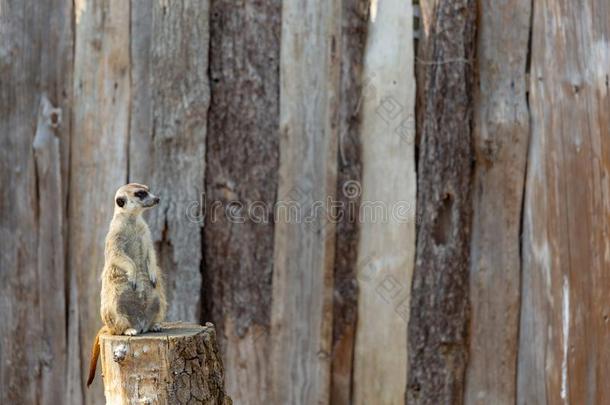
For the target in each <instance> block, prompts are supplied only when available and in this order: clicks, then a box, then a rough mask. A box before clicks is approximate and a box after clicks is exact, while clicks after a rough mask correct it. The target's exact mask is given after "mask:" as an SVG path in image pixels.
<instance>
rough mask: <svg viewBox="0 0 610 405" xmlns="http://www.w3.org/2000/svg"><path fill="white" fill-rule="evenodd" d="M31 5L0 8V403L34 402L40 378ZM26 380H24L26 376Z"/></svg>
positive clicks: (36, 67)
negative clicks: (36, 374) (33, 376)
mask: <svg viewBox="0 0 610 405" xmlns="http://www.w3.org/2000/svg"><path fill="white" fill-rule="evenodd" d="M31 6H32V5H31V4H26V5H24V6H23V7H10V8H9V7H1V8H0V30H1V31H0V38H1V40H0V117H2V119H1V120H0V142H1V144H0V184H2V192H1V193H0V209H1V211H2V215H0V240H2V250H1V251H0V322H2V325H4V327H3V328H1V329H0V359H1V360H2V363H1V364H0V402H2V403H34V402H35V401H36V400H37V397H38V393H39V384H40V380H38V379H31V380H30V376H31V374H32V370H40V364H39V361H40V359H39V353H38V352H37V351H36V350H32V349H31V347H34V348H36V347H38V346H39V343H40V340H39V337H40V333H41V325H40V317H39V313H38V305H37V300H38V271H37V259H36V256H37V253H36V252H37V239H38V238H37V236H38V235H37V234H38V221H37V215H36V214H37V209H38V201H37V199H36V172H35V166H34V160H33V154H32V140H33V137H34V131H35V128H36V113H37V111H38V103H39V102H40V100H39V98H38V97H37V96H36V94H37V93H38V88H37V86H36V83H35V79H36V76H37V74H38V72H39V59H38V58H39V56H40V53H39V52H40V48H39V47H32V46H31V43H33V41H34V39H35V38H36V33H35V32H34V31H30V30H29V29H27V28H26V27H27V26H29V25H30V24H32V23H33V22H34V21H35V19H34V18H33V15H32V14H29V12H31V11H32V7H31ZM28 381H29V382H28Z"/></svg>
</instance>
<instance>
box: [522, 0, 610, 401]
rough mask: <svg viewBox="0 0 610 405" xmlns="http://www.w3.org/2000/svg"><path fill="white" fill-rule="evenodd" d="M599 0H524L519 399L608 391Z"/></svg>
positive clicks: (608, 54) (603, 10) (603, 24)
mask: <svg viewBox="0 0 610 405" xmlns="http://www.w3.org/2000/svg"><path fill="white" fill-rule="evenodd" d="M609 20H610V7H609V5H608V3H607V2H605V1H591V2H586V3H582V4H579V3H574V2H570V1H540V2H536V3H535V6H534V16H533V33H532V49H531V56H532V60H531V70H530V108H531V122H532V133H531V144H530V152H529V158H528V171H527V180H526V196H525V204H524V212H525V214H524V223H523V281H522V285H523V299H522V306H521V331H520V340H519V344H520V347H519V364H518V375H519V379H518V398H517V402H518V403H519V404H532V403H552V404H569V403H572V404H585V403H587V404H593V403H598V404H601V403H608V402H609V401H610V385H608V379H607V376H608V373H609V372H610V352H609V351H608V350H607V349H606V347H607V342H608V337H609V336H610V326H609V325H610V324H609V322H608V319H609V313H608V308H610V296H609V295H608V290H609V287H610V277H609V276H608V268H609V267H610V246H609V244H608V229H609V225H610V219H609V217H608V207H609V206H610V196H609V194H608V190H609V186H610V183H609V178H610V177H609V169H610V133H609V128H610V125H609V124H610V123H609V120H608V106H609V99H608V82H609V81H608V77H609V74H610V72H609V69H608V62H609V61H610V50H609V47H608V36H609V34H610V27H609V25H608V21H609Z"/></svg>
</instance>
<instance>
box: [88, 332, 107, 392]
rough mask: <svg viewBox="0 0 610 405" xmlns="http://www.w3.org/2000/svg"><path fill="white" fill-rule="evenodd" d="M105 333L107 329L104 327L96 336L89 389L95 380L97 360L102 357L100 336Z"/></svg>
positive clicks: (90, 363)
mask: <svg viewBox="0 0 610 405" xmlns="http://www.w3.org/2000/svg"><path fill="white" fill-rule="evenodd" d="M104 332H106V327H105V326H102V328H101V329H100V330H99V331H98V332H97V334H96V335H95V341H94V342H93V347H92V348H91V360H90V361H89V378H88V379H87V387H89V386H90V385H91V383H92V382H93V379H94V378H95V369H96V368H97V359H98V357H100V335H101V334H102V333H104Z"/></svg>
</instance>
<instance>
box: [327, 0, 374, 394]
mask: <svg viewBox="0 0 610 405" xmlns="http://www.w3.org/2000/svg"><path fill="white" fill-rule="evenodd" d="M369 3H370V1H369V0H344V1H342V4H341V7H342V9H341V13H342V18H341V53H340V56H341V73H340V74H341V79H340V80H341V82H340V86H341V87H340V96H339V100H340V104H339V156H338V158H337V191H336V196H337V197H336V198H337V201H338V202H339V203H340V205H341V207H342V208H341V210H342V212H343V215H342V216H340V217H339V218H337V224H336V248H335V249H336V252H335V266H334V267H335V268H334V281H333V283H334V284H333V285H334V287H333V342H332V359H331V387H330V402H331V403H332V404H338V405H341V404H346V405H347V404H350V403H352V380H353V372H352V369H353V358H354V343H355V341H356V339H355V337H356V318H357V312H358V308H357V302H358V282H357V280H356V262H357V259H358V257H357V256H358V237H359V229H360V226H359V222H358V217H357V215H355V213H356V210H357V208H358V207H359V205H360V197H361V196H360V193H359V192H358V191H359V190H360V188H358V190H355V191H356V192H355V193H351V194H350V193H346V192H345V189H344V187H349V186H350V185H359V184H360V183H361V182H362V157H361V147H360V114H359V111H360V105H361V101H362V92H363V89H362V87H363V86H362V66H363V63H364V46H365V44H366V33H367V24H368V11H369Z"/></svg>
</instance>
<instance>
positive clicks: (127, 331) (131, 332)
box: [123, 328, 138, 336]
mask: <svg viewBox="0 0 610 405" xmlns="http://www.w3.org/2000/svg"><path fill="white" fill-rule="evenodd" d="M137 334H138V331H137V330H135V329H134V328H129V329H125V332H123V335H126V336H135V335H137Z"/></svg>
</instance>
